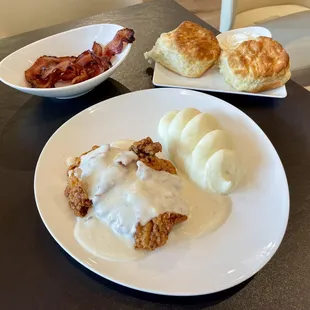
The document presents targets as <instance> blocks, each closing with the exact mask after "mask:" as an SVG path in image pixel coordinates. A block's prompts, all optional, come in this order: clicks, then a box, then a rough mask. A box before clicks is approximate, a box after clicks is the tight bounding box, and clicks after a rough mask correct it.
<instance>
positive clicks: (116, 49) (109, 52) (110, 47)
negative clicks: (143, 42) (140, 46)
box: [102, 28, 135, 59]
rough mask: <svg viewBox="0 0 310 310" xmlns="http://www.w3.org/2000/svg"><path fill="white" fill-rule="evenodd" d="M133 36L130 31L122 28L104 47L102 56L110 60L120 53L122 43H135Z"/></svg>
mask: <svg viewBox="0 0 310 310" xmlns="http://www.w3.org/2000/svg"><path fill="white" fill-rule="evenodd" d="M134 35H135V33H134V31H133V30H132V29H128V28H124V29H121V30H119V31H118V32H117V33H116V35H115V37H114V38H113V40H112V41H111V42H109V43H108V44H107V45H106V46H105V47H104V49H103V51H102V56H105V57H107V58H108V59H111V58H112V57H113V56H114V55H116V54H119V53H121V52H122V50H123V45H124V43H133V42H134V41H135V37H134Z"/></svg>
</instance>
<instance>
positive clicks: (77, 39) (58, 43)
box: [0, 24, 131, 99]
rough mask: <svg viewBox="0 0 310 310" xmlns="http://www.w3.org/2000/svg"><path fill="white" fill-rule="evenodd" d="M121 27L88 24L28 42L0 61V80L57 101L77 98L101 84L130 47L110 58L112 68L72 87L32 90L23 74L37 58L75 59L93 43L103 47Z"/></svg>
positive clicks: (21, 89) (25, 91)
mask: <svg viewBox="0 0 310 310" xmlns="http://www.w3.org/2000/svg"><path fill="white" fill-rule="evenodd" d="M122 28H124V27H122V26H120V25H113V24H97V25H90V26H85V27H81V28H76V29H72V30H69V31H65V32H61V33H58V34H55V35H52V36H50V37H47V38H44V39H42V40H39V41H36V42H34V43H31V44H29V45H27V46H25V47H23V48H21V49H19V50H17V51H16V52H14V53H12V54H10V55H9V56H7V57H6V58H4V59H3V60H2V61H1V62H0V80H1V81H2V82H3V83H5V84H6V85H8V86H11V87H13V88H15V89H17V90H20V91H22V92H24V93H28V94H32V95H36V96H42V97H52V98H59V99H68V98H74V97H78V96H81V95H83V94H85V93H87V92H89V91H91V90H92V89H93V88H94V87H96V86H97V85H99V84H100V83H102V82H103V81H104V80H106V79H107V78H108V77H109V76H110V75H111V74H112V73H113V72H114V71H115V70H116V69H117V67H118V66H119V65H120V64H121V63H122V62H123V61H124V59H125V58H126V57H127V55H128V54H129V51H130V49H131V44H128V45H127V46H125V47H124V49H123V51H122V52H121V53H120V54H118V55H115V57H113V58H112V60H111V62H112V67H111V68H110V69H109V70H107V71H105V72H103V73H101V74H100V75H98V76H96V77H93V78H91V79H89V80H86V81H84V82H81V83H78V84H75V85H69V86H63V87H56V88H32V87H30V86H29V84H28V83H27V81H26V79H25V76H24V72H25V70H27V69H28V68H29V67H30V66H32V64H33V63H34V62H35V61H36V60H37V59H38V58H39V57H40V56H43V55H49V56H58V57H60V56H78V55H79V54H81V53H82V52H84V51H85V50H88V49H91V47H92V45H93V42H94V41H97V42H98V43H100V44H102V45H105V44H107V43H108V42H110V41H111V40H112V39H113V37H114V36H115V34H116V32H117V31H118V30H120V29H122Z"/></svg>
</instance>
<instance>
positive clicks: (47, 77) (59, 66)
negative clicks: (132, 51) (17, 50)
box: [25, 28, 135, 88]
mask: <svg viewBox="0 0 310 310" xmlns="http://www.w3.org/2000/svg"><path fill="white" fill-rule="evenodd" d="M134 41H135V38H134V31H133V30H132V29H128V28H124V29H121V30H119V31H118V32H117V33H116V35H115V37H114V38H113V40H112V41H111V42H109V43H108V44H107V45H106V46H105V47H102V46H101V45H100V44H99V43H97V42H94V43H93V46H92V50H87V51H85V52H83V53H82V54H80V55H79V56H78V57H75V56H66V57H55V56H41V57H39V58H38V59H37V60H36V61H35V63H34V64H33V65H32V66H31V67H30V68H29V69H27V70H26V71H25V78H26V80H27V82H28V83H29V84H30V85H31V87H36V88H52V87H55V84H56V83H57V82H59V81H65V82H68V83H70V84H77V83H80V82H83V81H86V80H88V79H90V78H92V77H95V76H97V75H99V74H101V73H103V72H105V71H107V70H108V69H110V68H111V67H112V63H111V58H112V57H113V56H115V55H116V54H119V53H121V52H122V50H123V47H124V43H133V42H134Z"/></svg>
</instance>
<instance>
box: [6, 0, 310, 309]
mask: <svg viewBox="0 0 310 310" xmlns="http://www.w3.org/2000/svg"><path fill="white" fill-rule="evenodd" d="M206 5H207V4H206ZM184 20H192V21H195V22H198V23H200V24H202V25H204V26H205V27H207V28H210V29H211V27H209V26H208V25H206V24H205V23H204V22H203V21H201V20H199V19H198V18H196V17H195V16H194V15H192V14H191V13H189V12H187V11H186V10H185V9H183V8H182V7H181V6H179V5H178V4H176V3H175V2H174V1H172V0H158V1H154V2H150V3H146V4H142V5H138V6H134V7H129V8H125V9H123V10H119V11H114V12H108V13H104V14H100V15H96V16H93V17H90V18H86V19H84V20H80V21H76V22H72V23H69V24H64V25H58V26H54V27H49V28H45V29H40V30H37V31H33V32H29V33H24V34H22V35H18V36H14V37H11V38H6V39H3V40H0V59H2V58H4V57H5V56H7V55H8V54H10V53H11V52H13V51H15V50H16V49H18V48H20V47H22V46H24V45H26V44H28V43H31V42H33V41H36V40H38V39H41V38H43V37H46V36H48V35H51V34H54V33H57V32H61V31H64V30H67V29H70V28H75V27H79V26H83V25H88V24H93V23H118V24H121V25H123V26H126V27H131V28H133V29H134V30H135V31H136V37H137V41H136V43H135V44H134V45H133V48H132V51H131V53H130V56H129V57H128V58H127V59H126V61H125V62H124V63H123V64H122V66H120V68H119V69H118V70H117V73H116V74H114V76H113V77H112V78H110V79H109V80H107V81H106V82H104V83H103V84H101V85H100V86H98V87H97V88H96V89H95V90H94V91H92V92H91V93H89V94H87V95H85V96H83V97H80V98H77V99H71V100H67V101H63V100H57V99H44V98H39V97H32V96H30V95H26V94H23V93H20V92H18V91H15V90H13V89H11V88H9V87H7V86H5V85H4V84H1V85H0V131H1V134H0V189H1V197H2V198H1V212H0V253H1V254H0V275H1V284H0V309H3V310H10V309H14V310H19V309H39V310H43V309H44V310H49V309H51V310H54V309H66V310H69V309H89V310H90V309H111V310H112V309H204V308H207V307H211V308H212V309H213V308H214V309H225V310H226V309H227V310H228V309H229V310H230V309H237V310H243V309H246V310H252V309H255V310H257V309H259V310H269V309H270V310H286V309H310V293H309V292H310V209H309V200H310V177H309V176H310V93H308V92H307V91H306V90H305V89H303V88H302V87H301V86H299V85H298V84H296V83H294V82H291V81H290V82H289V83H288V84H287V91H288V96H287V98H285V99H280V100H276V99H264V98H254V97H247V96H237V95H235V96H233V95H221V94H217V95H216V96H218V97H220V98H222V99H224V100H226V101H228V102H230V103H231V104H233V105H235V106H237V107H239V108H240V109H241V110H242V111H244V112H245V113H246V114H248V115H249V116H250V117H251V118H253V119H254V121H255V122H257V123H258V124H259V125H260V127H261V128H262V129H263V130H264V131H265V133H266V134H267V136H268V137H269V138H270V140H271V141H272V143H273V144H274V146H275V148H276V149H277V151H278V153H279V155H280V157H281V159H282V161H283V164H284V167H285V170H286V173H287V177H288V181H289V186H290V194H291V212H290V220H289V225H288V229H287V232H286V235H285V237H284V240H283V243H282V245H281V246H280V248H279V250H278V252H277V253H276V255H275V256H274V257H273V258H272V260H271V261H270V262H269V263H268V264H267V266H265V267H264V268H263V269H262V270H261V271H260V272H259V273H258V274H257V275H256V276H255V277H253V278H252V279H250V280H248V281H247V282H246V283H243V284H242V285H239V286H237V287H235V288H233V289H230V290H227V291H224V292H221V293H217V294H213V295H208V296H199V297H193V298H175V297H174V298H172V297H162V296H157V295H151V294H145V293H141V292H137V291H134V290H130V289H127V288H124V287H121V286H119V285H116V284H113V283H111V282H110V281H107V280H105V279H103V278H100V277H98V276H96V275H94V274H92V273H91V272H89V271H88V270H86V269H85V268H84V267H82V266H81V265H79V264H78V263H76V262H75V261H74V260H73V259H72V258H70V257H69V256H68V255H67V254H66V253H65V252H64V251H63V250H62V249H61V248H60V247H59V246H58V244H57V243H56V242H55V241H54V240H53V238H52V237H51V236H50V234H49V233H48V231H47V230H46V229H45V227H44V224H43V223H42V221H41V219H40V217H39V214H38V212H37V208H36V204H35V200H34V194H33V175H34V169H35V165H36V162H37V159H38V156H39V154H40V152H41V150H42V148H43V146H44V144H45V143H46V141H47V140H48V139H49V137H50V136H51V135H52V133H53V132H54V131H55V130H56V129H57V128H58V127H59V126H60V125H61V124H62V123H64V122H65V121H66V120H68V119H69V118H70V117H72V116H73V115H75V114H76V113H77V112H79V111H81V110H83V109H85V108H86V107H89V106H90V105H93V104H94V103H97V102H99V101H102V100H104V99H107V98H111V97H113V96H117V95H119V94H123V93H126V92H129V91H135V90H140V89H145V88H151V87H153V86H152V83H151V79H152V70H151V69H150V68H148V64H147V62H145V61H144V59H143V52H144V51H146V50H149V49H150V48H151V47H152V45H153V43H154V42H155V40H156V38H157V37H158V36H159V34H160V33H162V32H166V31H169V30H171V29H173V28H175V27H176V26H177V25H178V24H179V23H180V22H182V21H184ZM274 186H275V187H276V186H277V184H275V185H274Z"/></svg>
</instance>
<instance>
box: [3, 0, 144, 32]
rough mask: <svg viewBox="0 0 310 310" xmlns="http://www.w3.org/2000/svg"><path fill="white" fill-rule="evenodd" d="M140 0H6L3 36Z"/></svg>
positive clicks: (135, 2)
mask: <svg viewBox="0 0 310 310" xmlns="http://www.w3.org/2000/svg"><path fill="white" fill-rule="evenodd" d="M3 2H5V4H3ZM140 2H142V0H5V1H2V6H1V10H0V38H1V37H7V36H11V35H14V34H18V33H22V32H26V31H30V30H34V29H38V28H42V27H47V26H50V25H54V24H58V23H63V22H67V21H70V20H74V19H78V18H82V17H86V16H91V15H95V14H99V13H102V12H104V11H108V10H112V9H117V8H120V7H123V6H127V5H132V4H137V3H140Z"/></svg>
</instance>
